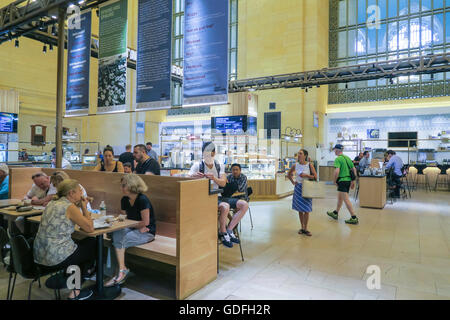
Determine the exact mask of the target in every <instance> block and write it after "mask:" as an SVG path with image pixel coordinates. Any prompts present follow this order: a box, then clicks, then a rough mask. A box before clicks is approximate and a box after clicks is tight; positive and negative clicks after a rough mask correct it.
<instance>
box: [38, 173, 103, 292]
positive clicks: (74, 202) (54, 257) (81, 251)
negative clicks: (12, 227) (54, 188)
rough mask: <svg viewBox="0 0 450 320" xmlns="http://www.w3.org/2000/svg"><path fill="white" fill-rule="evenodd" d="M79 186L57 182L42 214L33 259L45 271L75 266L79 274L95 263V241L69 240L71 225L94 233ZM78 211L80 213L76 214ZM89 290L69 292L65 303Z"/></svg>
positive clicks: (72, 228) (72, 227) (75, 183)
mask: <svg viewBox="0 0 450 320" xmlns="http://www.w3.org/2000/svg"><path fill="white" fill-rule="evenodd" d="M86 205H87V200H86V198H84V197H83V194H82V191H81V188H80V184H79V183H78V181H76V180H72V179H66V180H64V181H62V182H61V183H59V185H58V192H57V194H56V196H55V199H54V200H52V201H50V203H49V204H48V205H47V207H46V208H45V210H44V213H43V214H42V218H41V223H40V225H39V230H38V232H37V235H36V238H35V240H34V245H33V251H34V260H35V262H36V263H37V264H39V265H41V266H42V268H43V269H44V270H45V269H46V270H55V271H57V270H65V269H66V268H67V267H69V266H71V265H78V266H79V267H80V269H81V270H82V272H83V275H86V274H87V273H88V267H90V266H92V265H93V262H94V261H95V248H96V246H95V239H94V238H85V239H83V240H81V241H80V242H78V243H75V242H74V241H73V240H72V233H73V232H74V231H75V225H78V226H80V228H81V229H83V230H84V231H86V232H93V231H94V223H93V221H92V219H91V214H90V212H89V211H88V210H87V208H86ZM80 208H81V211H80ZM91 295H92V291H91V290H88V291H84V292H83V291H80V290H73V291H72V292H71V293H70V295H69V300H85V299H88V298H89V297H90V296H91Z"/></svg>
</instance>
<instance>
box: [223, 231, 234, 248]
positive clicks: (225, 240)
mask: <svg viewBox="0 0 450 320" xmlns="http://www.w3.org/2000/svg"><path fill="white" fill-rule="evenodd" d="M220 241H222V244H223V245H224V246H225V247H228V248H233V243H232V242H231V238H230V235H229V234H228V233H222V234H221V235H220Z"/></svg>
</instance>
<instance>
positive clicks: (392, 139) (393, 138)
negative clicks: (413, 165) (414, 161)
mask: <svg viewBox="0 0 450 320" xmlns="http://www.w3.org/2000/svg"><path fill="white" fill-rule="evenodd" d="M388 140H389V142H388V148H399V147H401V148H407V147H408V143H409V147H410V148H411V147H417V132H389V134H388ZM399 140H403V141H399ZM408 140H409V141H408Z"/></svg>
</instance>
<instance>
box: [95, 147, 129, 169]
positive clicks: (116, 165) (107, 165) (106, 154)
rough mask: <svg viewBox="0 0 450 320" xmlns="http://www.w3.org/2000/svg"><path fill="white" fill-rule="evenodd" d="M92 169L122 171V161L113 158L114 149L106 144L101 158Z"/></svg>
mask: <svg viewBox="0 0 450 320" xmlns="http://www.w3.org/2000/svg"><path fill="white" fill-rule="evenodd" d="M94 171H106V172H121V173H123V165H122V162H120V161H116V160H114V149H113V148H112V147H111V146H109V145H108V146H106V147H105V149H103V160H102V161H101V162H100V163H99V164H97V166H96V167H95V169H94Z"/></svg>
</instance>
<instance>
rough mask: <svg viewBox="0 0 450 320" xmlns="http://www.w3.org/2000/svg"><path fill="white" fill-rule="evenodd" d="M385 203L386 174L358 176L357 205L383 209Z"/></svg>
mask: <svg viewBox="0 0 450 320" xmlns="http://www.w3.org/2000/svg"><path fill="white" fill-rule="evenodd" d="M385 205H386V176H360V177H359V206H360V207H367V208H376V209H383V208H384V206H385Z"/></svg>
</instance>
